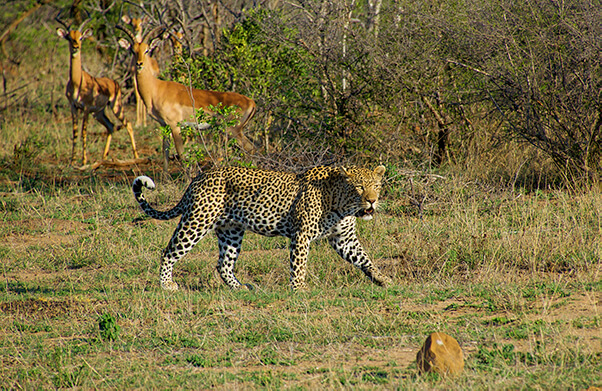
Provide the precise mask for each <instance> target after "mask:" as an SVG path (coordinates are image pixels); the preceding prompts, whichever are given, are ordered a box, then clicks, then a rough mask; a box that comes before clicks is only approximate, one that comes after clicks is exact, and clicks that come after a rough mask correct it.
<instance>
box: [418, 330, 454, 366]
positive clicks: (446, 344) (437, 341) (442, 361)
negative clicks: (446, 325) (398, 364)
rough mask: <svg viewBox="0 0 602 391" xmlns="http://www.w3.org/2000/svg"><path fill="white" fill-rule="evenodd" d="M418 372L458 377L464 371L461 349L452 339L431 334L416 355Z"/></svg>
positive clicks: (445, 335) (443, 334) (444, 335)
mask: <svg viewBox="0 0 602 391" xmlns="http://www.w3.org/2000/svg"><path fill="white" fill-rule="evenodd" d="M416 364H417V365H418V371H419V372H420V373H421V374H423V373H427V372H431V371H432V372H436V373H438V374H440V375H443V376H446V375H458V374H460V373H462V370H464V355H463V354H462V349H461V348H460V345H459V344H458V341H456V340H455V339H454V338H453V337H450V336H449V335H447V334H445V333H432V334H431V335H429V336H428V338H427V339H426V341H424V345H422V348H421V349H420V351H419V352H418V354H416Z"/></svg>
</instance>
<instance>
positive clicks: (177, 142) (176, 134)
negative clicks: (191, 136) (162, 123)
mask: <svg viewBox="0 0 602 391" xmlns="http://www.w3.org/2000/svg"><path fill="white" fill-rule="evenodd" d="M171 135H172V137H173V143H174V146H175V147H176V153H177V154H178V158H179V159H182V158H183V157H184V140H183V139H182V134H181V133H180V127H179V126H178V125H176V124H174V125H173V126H171Z"/></svg>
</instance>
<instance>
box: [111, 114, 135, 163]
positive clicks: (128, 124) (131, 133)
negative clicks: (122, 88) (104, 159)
mask: <svg viewBox="0 0 602 391" xmlns="http://www.w3.org/2000/svg"><path fill="white" fill-rule="evenodd" d="M113 113H114V114H115V117H117V119H119V121H121V123H122V124H123V125H124V126H125V128H126V129H127V131H128V135H129V136H130V143H131V144H132V151H133V152H134V159H138V150H137V149H136V140H135V139H134V130H133V129H132V124H131V122H130V121H128V120H127V118H125V115H124V114H123V109H122V107H121V105H118V104H115V106H113ZM107 120H108V119H107ZM106 152H107V153H108V152H109V150H108V149H107V151H106Z"/></svg>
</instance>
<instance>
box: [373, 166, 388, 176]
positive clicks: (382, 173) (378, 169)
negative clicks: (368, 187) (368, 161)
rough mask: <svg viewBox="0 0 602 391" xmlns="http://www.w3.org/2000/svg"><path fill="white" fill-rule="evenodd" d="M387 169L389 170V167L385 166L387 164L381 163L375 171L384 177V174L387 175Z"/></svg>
mask: <svg viewBox="0 0 602 391" xmlns="http://www.w3.org/2000/svg"><path fill="white" fill-rule="evenodd" d="M386 170H387V169H386V168H385V166H382V165H381V166H378V167H376V168H375V169H374V173H375V174H376V175H378V176H379V177H381V178H382V176H383V175H385V171H386Z"/></svg>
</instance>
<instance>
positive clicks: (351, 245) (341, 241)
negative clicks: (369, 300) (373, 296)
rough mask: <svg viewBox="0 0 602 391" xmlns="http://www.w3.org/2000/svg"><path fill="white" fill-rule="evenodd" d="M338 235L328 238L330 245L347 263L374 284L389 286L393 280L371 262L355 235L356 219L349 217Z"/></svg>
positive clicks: (338, 231)
mask: <svg viewBox="0 0 602 391" xmlns="http://www.w3.org/2000/svg"><path fill="white" fill-rule="evenodd" d="M347 219H349V220H348V221H346V222H345V223H346V224H343V225H342V226H341V227H340V229H339V230H337V232H336V234H333V235H331V236H329V237H328V243H330V245H331V246H332V248H334V250H335V251H336V252H337V254H339V255H340V256H341V258H343V259H344V260H346V261H347V262H349V263H351V264H352V265H354V266H356V267H358V268H359V269H360V270H361V271H363V272H364V274H366V276H368V278H370V280H372V281H373V282H374V283H376V284H378V285H380V286H384V287H386V286H389V285H391V284H392V282H393V281H392V280H391V279H390V278H389V277H387V276H385V275H384V274H383V273H382V272H381V271H380V270H379V269H378V268H377V267H376V266H375V265H374V264H373V263H372V261H371V260H370V258H369V257H368V254H366V251H364V248H363V247H362V244H361V243H360V241H359V240H358V238H357V235H356V234H355V217H353V216H351V217H348V218H347Z"/></svg>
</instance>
